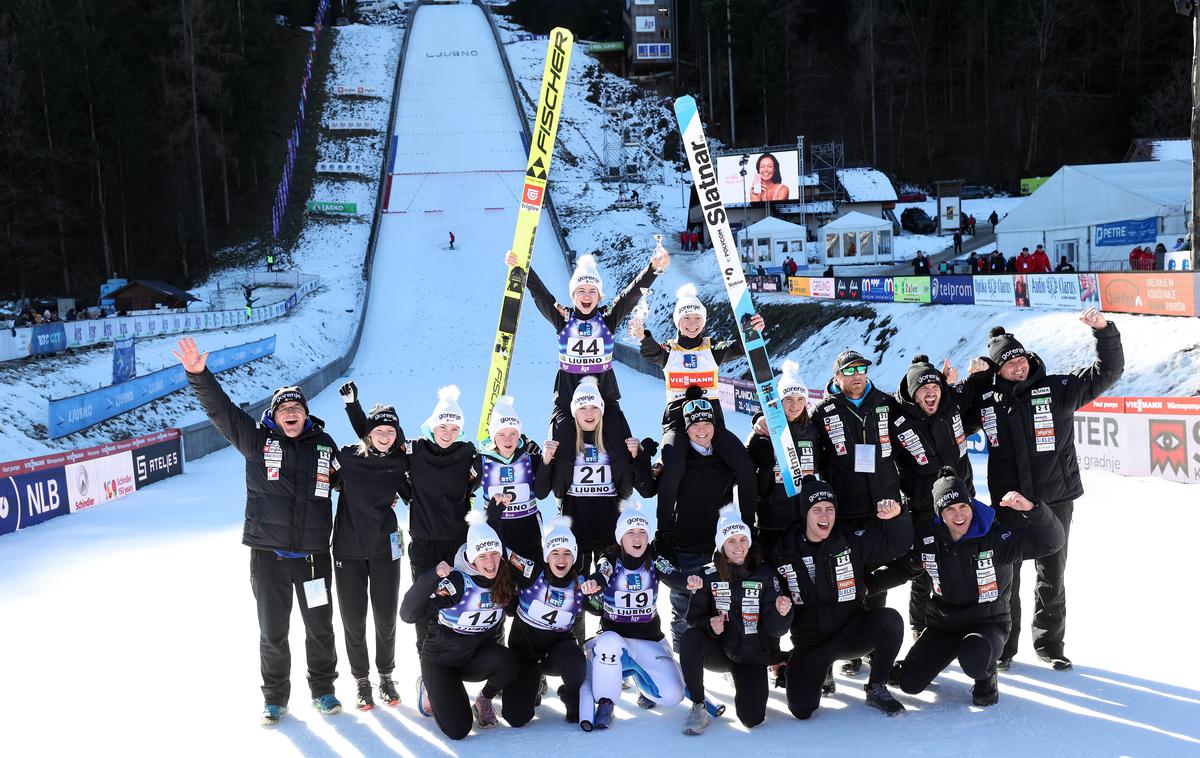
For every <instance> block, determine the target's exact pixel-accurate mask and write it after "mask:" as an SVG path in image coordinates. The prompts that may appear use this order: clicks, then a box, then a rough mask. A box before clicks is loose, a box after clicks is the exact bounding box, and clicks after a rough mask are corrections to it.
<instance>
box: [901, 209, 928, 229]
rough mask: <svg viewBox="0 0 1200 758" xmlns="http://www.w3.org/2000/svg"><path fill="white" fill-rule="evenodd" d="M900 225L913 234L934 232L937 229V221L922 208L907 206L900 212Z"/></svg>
mask: <svg viewBox="0 0 1200 758" xmlns="http://www.w3.org/2000/svg"><path fill="white" fill-rule="evenodd" d="M900 226H902V227H903V228H904V229H905V230H907V231H909V232H912V233H913V234H933V233H934V232H936V231H937V221H935V220H934V219H932V218H930V216H929V214H928V213H926V212H925V211H923V210H921V209H920V208H905V209H904V212H903V213H901V214H900Z"/></svg>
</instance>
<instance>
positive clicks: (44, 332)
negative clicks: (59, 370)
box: [29, 321, 67, 355]
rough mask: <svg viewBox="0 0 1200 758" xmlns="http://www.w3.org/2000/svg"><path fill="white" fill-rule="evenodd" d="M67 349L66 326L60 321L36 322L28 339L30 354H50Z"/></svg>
mask: <svg viewBox="0 0 1200 758" xmlns="http://www.w3.org/2000/svg"><path fill="white" fill-rule="evenodd" d="M66 349H67V327H66V326H65V325H64V324H63V323H62V322H61V321H58V322H55V323H53V324H38V325H36V326H34V327H33V333H32V335H31V339H30V341H29V354H30V355H50V354H51V353H61V352H62V351H64V350H66Z"/></svg>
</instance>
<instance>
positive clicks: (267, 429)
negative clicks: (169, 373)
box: [187, 369, 338, 553]
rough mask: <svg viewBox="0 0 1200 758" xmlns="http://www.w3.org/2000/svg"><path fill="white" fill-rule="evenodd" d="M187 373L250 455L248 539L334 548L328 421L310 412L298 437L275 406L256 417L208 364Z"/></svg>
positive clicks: (333, 461) (263, 544)
mask: <svg viewBox="0 0 1200 758" xmlns="http://www.w3.org/2000/svg"><path fill="white" fill-rule="evenodd" d="M187 379H188V384H190V385H191V386H192V389H193V390H194V391H195V392H196V397H198V398H199V399H200V404H201V405H202V406H203V407H204V412H205V413H207V414H208V418H209V419H210V420H211V421H212V423H213V426H215V427H216V428H217V430H218V431H219V432H221V434H222V435H223V436H224V437H225V439H227V440H229V443H230V444H231V445H233V446H234V448H236V449H237V451H238V452H239V453H241V454H242V457H244V458H245V459H246V521H245V525H244V526H243V528H242V544H243V545H248V546H250V547H254V548H262V549H266V550H285V551H289V552H305V553H320V552H325V551H327V550H329V534H330V531H331V529H332V528H333V506H332V501H331V499H330V488H331V486H332V479H333V475H334V473H335V471H336V469H337V466H338V460H337V446H336V445H335V443H334V441H333V438H331V437H330V436H329V435H328V434H326V433H325V431H324V429H325V425H324V423H323V422H322V421H321V420H320V419H319V418H316V417H315V416H309V418H308V423H307V424H306V425H305V429H304V431H303V432H302V433H301V434H300V436H299V437H296V438H295V439H292V438H290V437H288V436H286V435H285V434H284V433H283V432H282V431H280V430H277V429H276V428H275V424H274V422H273V421H272V420H271V417H270V415H269V410H268V411H267V412H264V413H263V418H262V420H261V421H258V422H256V421H254V419H252V418H250V416H249V415H247V414H246V412H245V411H243V410H242V409H241V408H239V407H238V406H236V405H234V403H233V401H232V400H230V399H229V396H228V395H226V394H225V391H224V390H223V389H221V385H220V384H218V383H217V379H216V377H215V376H213V375H212V372H210V371H209V370H208V369H205V370H204V371H203V372H201V373H199V374H188V375H187Z"/></svg>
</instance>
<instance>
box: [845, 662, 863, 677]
mask: <svg viewBox="0 0 1200 758" xmlns="http://www.w3.org/2000/svg"><path fill="white" fill-rule="evenodd" d="M861 668H862V658H851V659H850V660H848V661H846V662H845V663H843V664H842V676H854V675H855V674H857V673H858V672H859V669H861Z"/></svg>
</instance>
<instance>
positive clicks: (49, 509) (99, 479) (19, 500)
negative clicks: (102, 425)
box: [0, 429, 183, 535]
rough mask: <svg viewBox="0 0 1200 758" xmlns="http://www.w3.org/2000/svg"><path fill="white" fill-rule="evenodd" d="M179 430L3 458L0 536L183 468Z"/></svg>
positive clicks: (0, 465)
mask: <svg viewBox="0 0 1200 758" xmlns="http://www.w3.org/2000/svg"><path fill="white" fill-rule="evenodd" d="M182 452H183V450H182V444H181V439H180V436H179V430H178V429H166V430H163V431H161V432H155V433H153V434H147V435H143V436H141V437H135V438H133V439H129V440H121V441H119V442H109V443H105V444H103V445H97V446H95V447H89V448H85V449H83V450H71V451H69V452H64V453H50V454H47V455H43V456H39V457H36V458H26V459H23V460H19V461H9V462H7V463H0V535H3V534H8V533H10V532H15V531H17V530H18V529H25V528H27V527H30V526H34V525H36V524H40V523H43V522H45V521H48V520H49V519H52V518H57V517H59V516H66V515H68V514H71V513H78V512H79V511H83V510H87V509H89V508H92V507H95V506H97V505H100V504H102V503H107V502H109V501H110V500H116V499H118V498H121V497H124V496H126V495H129V494H131V493H133V492H134V491H136V490H138V489H140V488H142V487H144V486H147V485H149V484H152V483H153V482H156V481H160V480H162V479H165V478H166V477H168V476H174V475H175V474H180V473H183V465H182V463H181V461H182V460H183V456H182Z"/></svg>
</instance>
